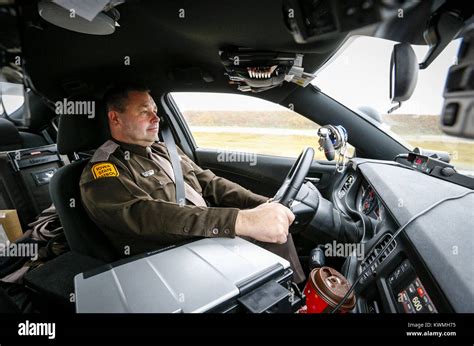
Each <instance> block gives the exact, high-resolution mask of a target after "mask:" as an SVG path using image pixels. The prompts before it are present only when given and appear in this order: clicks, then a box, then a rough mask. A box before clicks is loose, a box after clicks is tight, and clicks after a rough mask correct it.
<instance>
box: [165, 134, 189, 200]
mask: <svg viewBox="0 0 474 346" xmlns="http://www.w3.org/2000/svg"><path fill="white" fill-rule="evenodd" d="M161 135H162V136H163V141H164V142H165V144H166V148H167V149H168V154H169V155H170V162H171V166H172V167H173V172H174V182H175V186H176V202H177V203H178V204H179V205H185V204H186V193H185V190H184V179H183V171H182V170H181V163H180V158H179V155H178V150H177V149H176V143H175V141H174V138H173V134H172V133H171V129H170V127H169V125H166V126H165V127H164V128H163V129H162V130H161Z"/></svg>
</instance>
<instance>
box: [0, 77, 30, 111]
mask: <svg viewBox="0 0 474 346" xmlns="http://www.w3.org/2000/svg"><path fill="white" fill-rule="evenodd" d="M0 98H1V100H0V115H2V114H3V113H4V112H5V113H6V115H8V116H9V115H11V114H12V113H14V112H15V111H16V110H18V108H20V107H21V106H22V105H23V103H24V101H25V98H24V96H23V85H22V84H15V83H7V82H0Z"/></svg>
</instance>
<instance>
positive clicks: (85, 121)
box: [57, 101, 110, 154]
mask: <svg viewBox="0 0 474 346" xmlns="http://www.w3.org/2000/svg"><path fill="white" fill-rule="evenodd" d="M94 109H95V114H94V115H93V116H92V115H90V114H70V113H67V114H61V115H60V117H59V128H58V141H57V142H58V143H57V145H58V151H59V153H61V154H71V153H73V152H80V151H88V150H92V149H97V148H98V147H99V146H101V145H102V144H104V143H105V141H107V140H108V139H109V138H110V130H109V124H108V120H107V116H106V114H105V106H104V105H103V103H102V102H100V101H96V102H95V107H94Z"/></svg>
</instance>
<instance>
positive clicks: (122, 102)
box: [104, 83, 150, 112]
mask: <svg viewBox="0 0 474 346" xmlns="http://www.w3.org/2000/svg"><path fill="white" fill-rule="evenodd" d="M132 91H142V92H147V93H149V92H150V89H149V88H148V87H147V86H145V85H143V84H138V83H122V84H115V85H113V86H111V87H109V89H107V91H106V92H105V94H104V103H105V106H106V110H107V112H108V111H111V110H116V111H118V112H124V111H125V106H126V102H127V99H128V93H129V92H132Z"/></svg>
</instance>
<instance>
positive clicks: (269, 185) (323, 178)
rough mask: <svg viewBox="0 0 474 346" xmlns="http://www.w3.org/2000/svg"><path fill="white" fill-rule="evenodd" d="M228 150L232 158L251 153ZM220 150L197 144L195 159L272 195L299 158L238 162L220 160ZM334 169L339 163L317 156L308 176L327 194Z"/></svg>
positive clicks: (272, 158)
mask: <svg viewBox="0 0 474 346" xmlns="http://www.w3.org/2000/svg"><path fill="white" fill-rule="evenodd" d="M226 153H227V154H228V155H227V157H231V158H232V157H234V158H245V157H248V156H246V155H248V154H246V153H241V152H226ZM220 154H221V152H220V151H219V150H217V149H202V148H198V149H196V151H195V156H196V160H197V162H198V164H199V165H200V166H201V167H202V168H207V169H210V170H212V171H213V172H214V173H215V174H216V175H218V176H221V177H223V178H226V179H229V180H231V181H233V182H235V183H237V184H240V185H241V186H243V187H245V188H247V189H250V190H252V191H253V192H255V193H258V194H262V195H264V196H273V195H274V194H275V193H276V191H277V190H278V188H279V187H280V186H281V184H282V182H283V179H284V178H285V176H286V175H287V173H288V171H289V170H290V168H291V166H292V165H293V163H294V162H295V160H296V159H295V158H289V157H281V156H270V155H256V157H255V158H254V160H252V161H251V162H242V160H241V161H239V162H236V161H238V160H225V161H224V160H221V156H220ZM232 154H234V155H232ZM335 172H336V166H335V164H334V163H333V162H327V161H318V160H314V161H313V164H312V165H311V168H310V171H309V173H308V179H309V180H310V181H311V182H313V183H314V184H315V185H316V186H317V187H318V189H320V191H321V193H322V194H323V195H325V191H326V190H327V189H328V188H329V187H330V185H331V182H332V181H333V179H332V177H334V174H335Z"/></svg>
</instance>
